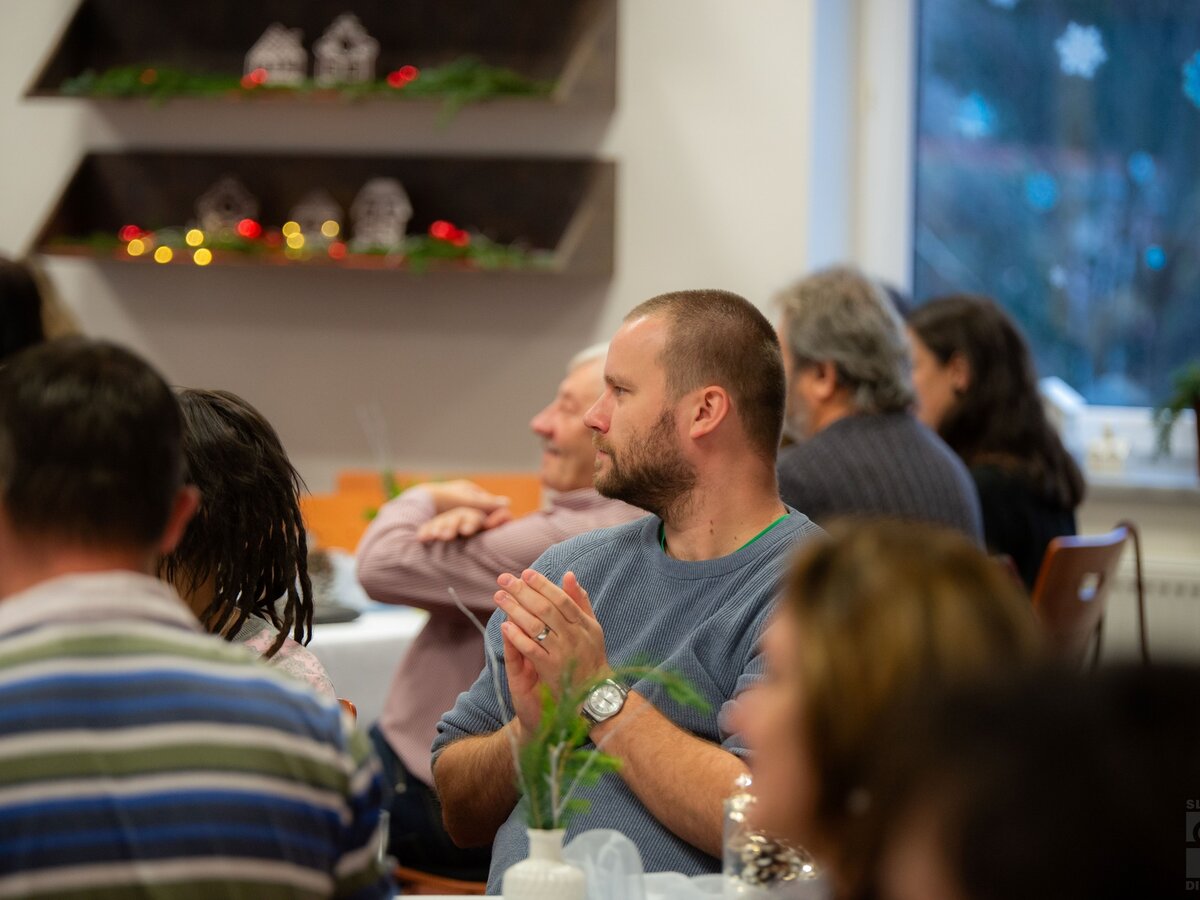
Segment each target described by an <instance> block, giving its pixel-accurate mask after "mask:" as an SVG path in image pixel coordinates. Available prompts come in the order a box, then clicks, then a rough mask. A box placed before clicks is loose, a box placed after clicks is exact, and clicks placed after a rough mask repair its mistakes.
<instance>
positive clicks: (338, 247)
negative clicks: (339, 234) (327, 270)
mask: <svg viewBox="0 0 1200 900" xmlns="http://www.w3.org/2000/svg"><path fill="white" fill-rule="evenodd" d="M329 258H330V259H345V258H346V245H345V244H344V243H342V242H341V241H334V242H333V243H332V244H330V245H329Z"/></svg>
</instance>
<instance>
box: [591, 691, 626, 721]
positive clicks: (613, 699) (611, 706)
mask: <svg viewBox="0 0 1200 900" xmlns="http://www.w3.org/2000/svg"><path fill="white" fill-rule="evenodd" d="M624 701H625V697H624V696H623V695H622V694H621V691H620V689H619V688H616V687H614V686H613V685H611V684H602V685H600V686H599V687H598V688H596V689H595V690H594V691H592V695H591V696H590V697H588V702H587V705H588V709H590V710H591V711H592V713H593V714H594V715H595V716H596V717H597V718H607V717H608V716H611V715H615V714H616V712H617V711H618V710H619V709H620V708H621V706H622V704H623V703H624Z"/></svg>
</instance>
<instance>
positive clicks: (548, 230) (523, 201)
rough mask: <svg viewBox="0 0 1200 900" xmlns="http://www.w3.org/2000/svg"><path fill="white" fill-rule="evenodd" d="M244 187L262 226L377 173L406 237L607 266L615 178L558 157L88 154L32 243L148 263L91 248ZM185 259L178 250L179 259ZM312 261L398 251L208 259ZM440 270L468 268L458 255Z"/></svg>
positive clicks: (343, 193)
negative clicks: (444, 229)
mask: <svg viewBox="0 0 1200 900" xmlns="http://www.w3.org/2000/svg"><path fill="white" fill-rule="evenodd" d="M226 175H231V176H233V177H235V178H237V179H238V180H239V181H241V182H242V184H244V185H245V186H246V187H247V188H248V189H249V191H250V192H251V193H252V194H253V195H254V196H255V197H256V198H257V200H258V201H259V204H260V209H259V215H258V219H259V221H261V222H262V224H263V225H264V227H269V226H271V225H273V226H275V227H276V228H278V227H279V226H280V225H281V224H282V223H284V222H286V221H287V220H288V219H289V217H290V213H291V211H292V209H293V207H294V206H295V204H297V203H298V202H299V201H300V200H301V199H302V198H303V197H304V195H306V194H308V193H309V192H310V191H313V190H314V189H320V190H324V191H326V192H328V194H329V195H330V196H331V197H332V198H333V199H334V200H335V201H336V202H337V203H338V204H339V205H340V206H341V207H342V209H343V210H349V209H350V207H351V204H352V202H353V199H354V197H355V196H356V194H357V193H358V191H359V189H360V188H361V187H362V185H363V184H365V183H366V182H367V181H368V180H370V179H372V178H376V177H388V178H396V179H398V180H399V181H400V182H401V183H402V184H403V185H404V187H405V189H406V190H407V192H408V195H409V198H410V200H411V202H412V207H413V213H412V219H411V220H410V222H409V226H408V233H409V234H410V235H417V234H425V233H426V232H427V231H428V229H429V226H430V225H431V224H432V223H433V222H434V221H436V220H448V221H450V222H453V223H455V224H456V225H458V226H459V227H461V228H465V229H468V230H471V231H473V232H477V233H479V234H482V235H484V236H485V237H486V238H488V239H490V240H492V241H495V242H497V243H500V244H513V243H516V244H520V245H522V246H525V247H528V248H530V249H531V250H534V251H545V264H544V265H542V266H539V267H538V268H535V269H532V270H531V269H525V268H520V269H515V270H514V271H538V272H546V273H549V274H559V275H608V274H611V272H612V268H613V245H614V221H615V209H614V204H615V199H614V198H615V179H616V169H615V165H614V164H613V163H611V162H603V161H596V160H591V159H564V158H557V157H556V158H530V157H521V158H497V157H491V158H480V157H430V156H411V157H410V156H404V157H395V156H334V155H282V154H250V153H237V154H215V153H176V152H169V153H168V152H130V153H91V154H88V155H87V156H86V157H84V159H83V160H82V161H81V162H80V164H79V166H78V168H77V169H76V171H75V173H74V175H73V176H72V178H71V179H70V181H69V183H68V185H67V187H66V189H65V191H64V192H63V194H62V196H61V197H60V198H59V200H58V202H57V203H56V205H55V207H54V209H53V210H52V212H51V213H50V215H49V216H48V217H47V220H46V222H45V224H44V225H43V227H42V229H41V231H40V232H39V234H38V237H37V238H36V240H35V248H36V250H37V251H38V252H40V253H43V254H47V255H52V256H75V257H81V256H82V257H91V258H96V259H105V260H115V261H121V262H125V263H128V264H136V265H144V264H151V265H153V262H151V261H150V260H151V255H150V254H146V255H144V256H139V257H137V258H133V257H131V256H130V255H129V254H128V252H126V250H125V249H124V247H123V245H122V246H121V247H113V246H109V247H103V246H98V245H97V242H96V240H95V237H96V236H97V235H102V236H103V235H109V236H112V237H115V236H116V235H117V234H118V232H119V231H120V230H121V228H122V227H123V226H126V225H129V224H135V225H137V226H139V227H141V228H144V229H147V230H151V231H158V230H161V229H164V228H178V227H182V226H187V225H189V224H190V223H192V222H193V221H194V220H195V219H196V212H195V206H196V200H197V198H199V197H200V196H201V195H202V194H203V193H204V192H205V191H207V190H208V189H209V188H210V187H211V186H212V185H213V184H214V183H215V182H217V181H218V180H219V179H221V178H222V177H223V176H226ZM185 258H186V260H187V262H188V264H190V263H191V258H190V256H186V255H185V254H179V260H177V261H183V260H184V259H185ZM273 263H283V264H292V265H321V266H333V267H344V268H365V269H386V270H397V269H403V268H404V263H403V262H402V261H401V260H400V259H399V258H398V257H396V256H389V257H370V256H365V255H358V254H352V255H351V256H348V257H347V258H345V259H342V260H336V261H335V260H333V259H330V258H329V257H328V256H327V255H319V254H318V255H314V256H313V257H311V258H309V259H307V260H304V259H288V258H286V257H283V256H282V255H281V254H272V255H270V256H262V257H260V256H253V255H248V254H244V253H230V254H222V253H221V252H220V251H219V250H218V251H216V252H214V256H213V259H212V263H211V264H212V265H221V264H239V265H264V264H273ZM432 268H436V269H437V270H438V271H441V270H443V269H446V270H450V271H464V272H466V271H472V272H473V271H475V269H474V268H473V267H472V266H469V265H463V264H462V263H460V262H449V261H447V262H445V263H442V264H439V265H436V266H434V267H432Z"/></svg>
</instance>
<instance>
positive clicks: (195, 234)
mask: <svg viewBox="0 0 1200 900" xmlns="http://www.w3.org/2000/svg"><path fill="white" fill-rule="evenodd" d="M183 239H184V241H186V242H187V245H188V246H189V247H199V246H200V245H201V244H203V243H204V232H203V231H201V230H200V229H199V228H193V229H191V230H190V231H189V232H188V233H187V234H185V235H184V236H183Z"/></svg>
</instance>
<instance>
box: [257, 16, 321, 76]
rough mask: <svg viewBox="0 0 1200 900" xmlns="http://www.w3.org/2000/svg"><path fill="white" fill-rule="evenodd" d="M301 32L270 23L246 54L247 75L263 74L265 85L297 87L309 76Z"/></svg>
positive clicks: (276, 23) (306, 55)
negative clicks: (253, 73)
mask: <svg viewBox="0 0 1200 900" xmlns="http://www.w3.org/2000/svg"><path fill="white" fill-rule="evenodd" d="M303 40H304V32H303V31H301V30H300V29H299V28H285V27H284V26H283V25H280V24H279V23H278V22H275V23H273V24H272V25H271V26H270V27H268V28H267V30H266V31H264V32H263V34H262V37H260V38H259V39H258V40H257V41H255V43H254V46H253V47H251V48H250V52H249V53H247V54H246V72H245V74H246V75H249V74H251V73H252V72H255V71H258V70H262V71H263V72H266V73H267V79H266V80H267V83H268V84H290V85H297V84H300V83H301V82H302V81H304V78H305V76H306V75H307V74H308V51H307V50H305V49H304V43H303Z"/></svg>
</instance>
